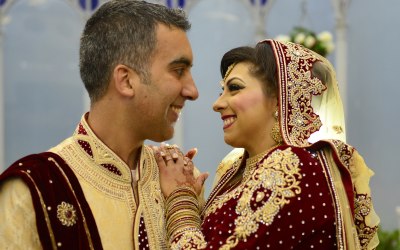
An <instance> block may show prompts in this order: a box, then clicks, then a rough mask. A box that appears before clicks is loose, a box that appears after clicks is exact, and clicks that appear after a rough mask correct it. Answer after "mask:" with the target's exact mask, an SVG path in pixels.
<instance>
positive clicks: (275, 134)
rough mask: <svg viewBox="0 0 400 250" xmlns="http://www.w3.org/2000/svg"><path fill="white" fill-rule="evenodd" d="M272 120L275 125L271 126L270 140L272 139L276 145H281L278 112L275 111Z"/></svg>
mask: <svg viewBox="0 0 400 250" xmlns="http://www.w3.org/2000/svg"><path fill="white" fill-rule="evenodd" d="M274 118H275V123H274V125H273V126H272V130H271V137H272V139H274V141H275V142H276V143H278V144H281V143H282V141H283V138H282V135H281V130H280V128H279V121H278V110H275V112H274Z"/></svg>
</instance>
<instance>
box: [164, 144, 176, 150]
mask: <svg viewBox="0 0 400 250" xmlns="http://www.w3.org/2000/svg"><path fill="white" fill-rule="evenodd" d="M165 148H166V149H175V147H174V146H171V145H167V146H165Z"/></svg>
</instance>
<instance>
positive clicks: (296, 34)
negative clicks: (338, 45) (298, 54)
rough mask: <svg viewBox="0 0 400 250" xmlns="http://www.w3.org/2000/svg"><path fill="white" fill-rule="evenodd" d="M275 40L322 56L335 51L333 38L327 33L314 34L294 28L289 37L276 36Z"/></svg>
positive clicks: (307, 30) (304, 29)
mask: <svg viewBox="0 0 400 250" xmlns="http://www.w3.org/2000/svg"><path fill="white" fill-rule="evenodd" d="M275 39H276V40H278V41H284V42H293V43H298V44H301V45H303V46H304V47H306V48H308V49H311V50H313V51H315V52H317V53H318V54H320V55H322V56H327V55H329V54H330V53H331V52H332V51H333V50H334V49H335V45H334V43H333V37H332V34H331V33H330V32H329V31H323V32H321V33H318V34H315V33H314V32H313V31H311V30H309V29H306V28H303V27H295V28H294V29H293V31H292V32H291V33H290V35H278V36H277V37H276V38H275Z"/></svg>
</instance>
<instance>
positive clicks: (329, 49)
mask: <svg viewBox="0 0 400 250" xmlns="http://www.w3.org/2000/svg"><path fill="white" fill-rule="evenodd" d="M325 48H326V53H327V54H329V53H331V52H332V51H333V50H334V49H335V44H333V42H328V43H326V44H325Z"/></svg>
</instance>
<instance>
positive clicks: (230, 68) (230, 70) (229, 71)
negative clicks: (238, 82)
mask: <svg viewBox="0 0 400 250" xmlns="http://www.w3.org/2000/svg"><path fill="white" fill-rule="evenodd" d="M236 64H237V63H232V64H231V65H229V67H228V68H227V69H226V72H225V75H224V78H223V79H222V80H221V85H224V83H225V81H226V78H228V76H229V74H230V73H231V72H232V70H233V68H234V67H235V66H236Z"/></svg>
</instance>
